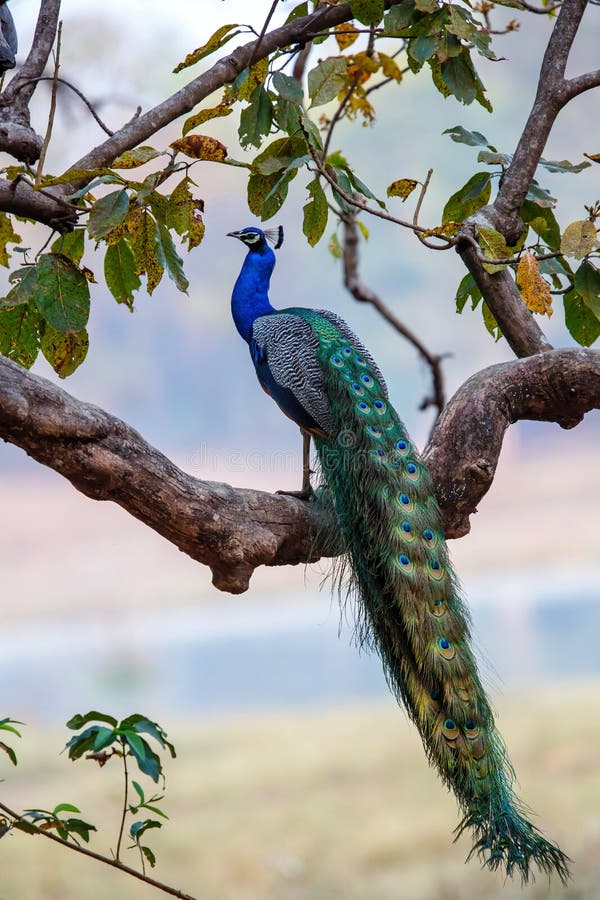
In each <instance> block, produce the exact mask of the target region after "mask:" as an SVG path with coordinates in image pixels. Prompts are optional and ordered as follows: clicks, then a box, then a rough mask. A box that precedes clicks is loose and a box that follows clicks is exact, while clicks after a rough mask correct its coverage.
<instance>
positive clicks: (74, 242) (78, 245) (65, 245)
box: [50, 228, 85, 265]
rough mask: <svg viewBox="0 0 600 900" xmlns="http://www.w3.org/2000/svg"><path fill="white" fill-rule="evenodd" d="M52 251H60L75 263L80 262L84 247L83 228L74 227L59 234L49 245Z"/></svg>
mask: <svg viewBox="0 0 600 900" xmlns="http://www.w3.org/2000/svg"><path fill="white" fill-rule="evenodd" d="M50 249H51V250H52V252H53V253H62V255H63V256H68V257H69V259H72V260H73V262H74V263H75V265H78V264H79V263H80V262H81V257H82V256H83V251H84V249H85V229H83V228H75V229H74V230H73V231H68V232H67V233H66V234H61V235H60V237H58V238H57V239H56V240H55V241H54V242H53V243H52V244H51V246H50Z"/></svg>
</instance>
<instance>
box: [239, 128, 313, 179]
mask: <svg viewBox="0 0 600 900" xmlns="http://www.w3.org/2000/svg"><path fill="white" fill-rule="evenodd" d="M307 150H308V146H307V143H306V139H305V137H304V135H303V134H301V133H297V134H295V135H293V136H292V137H284V138H277V140H275V141H272V142H271V143H270V144H269V145H268V146H267V147H265V149H264V150H263V151H262V152H261V153H259V154H258V156H257V157H256V158H255V159H254V160H253V162H252V171H253V172H260V174H261V175H272V174H273V173H274V172H280V171H281V170H282V169H287V168H289V167H290V166H291V165H292V163H293V162H294V161H295V160H304V159H306V158H307V156H308V155H309V154H307Z"/></svg>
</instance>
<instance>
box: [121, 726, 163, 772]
mask: <svg viewBox="0 0 600 900" xmlns="http://www.w3.org/2000/svg"><path fill="white" fill-rule="evenodd" d="M124 737H125V740H126V742H127V744H128V745H129V747H130V748H131V752H132V753H133V755H134V756H135V759H136V762H137V764H138V767H139V769H140V771H141V772H143V773H144V775H148V776H149V777H150V778H152V780H153V781H155V782H158V779H159V776H160V773H161V772H162V765H161V762H160V759H159V757H158V756H157V755H156V753H154V751H153V750H152V749H151V748H150V747H149V745H148V744H147V742H146V741H145V740H144V739H143V738H141V737H139V736H138V735H137V734H134V733H132V732H130V731H127V732H126V733H125V735H124Z"/></svg>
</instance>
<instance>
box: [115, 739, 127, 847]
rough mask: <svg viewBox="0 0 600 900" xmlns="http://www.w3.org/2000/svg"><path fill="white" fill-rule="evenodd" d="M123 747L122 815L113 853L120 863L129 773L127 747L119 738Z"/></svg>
mask: <svg viewBox="0 0 600 900" xmlns="http://www.w3.org/2000/svg"><path fill="white" fill-rule="evenodd" d="M120 741H121V746H122V747H123V775H124V778H125V789H124V791H123V813H122V815H121V826H120V828H119V838H118V840H117V849H116V851H115V859H116V860H117V862H119V861H120V856H121V841H122V840H123V829H124V828H125V817H126V816H127V793H128V790H129V773H128V772H127V747H126V745H125V741H124V739H123V738H120Z"/></svg>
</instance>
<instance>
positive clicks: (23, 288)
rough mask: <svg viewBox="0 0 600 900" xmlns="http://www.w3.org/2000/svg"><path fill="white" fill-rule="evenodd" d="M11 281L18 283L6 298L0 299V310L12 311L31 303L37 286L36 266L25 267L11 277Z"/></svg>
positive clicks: (12, 273)
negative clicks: (14, 308) (13, 308)
mask: <svg viewBox="0 0 600 900" xmlns="http://www.w3.org/2000/svg"><path fill="white" fill-rule="evenodd" d="M8 280H9V281H12V282H16V283H15V285H14V287H13V288H11V289H10V291H9V292H8V294H7V295H6V297H2V298H1V299H0V309H10V308H12V307H15V306H20V305H21V304H23V303H29V301H30V300H31V299H32V297H33V294H34V292H35V290H36V286H37V269H36V267H35V266H33V265H32V266H23V268H21V269H17V270H16V271H15V272H11V274H10V275H9V279H8Z"/></svg>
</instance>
